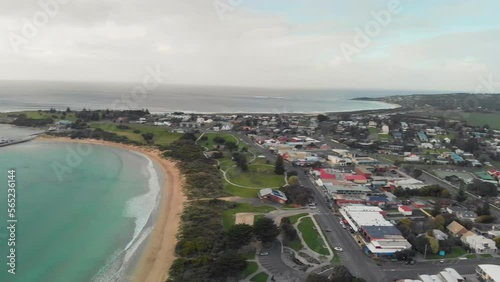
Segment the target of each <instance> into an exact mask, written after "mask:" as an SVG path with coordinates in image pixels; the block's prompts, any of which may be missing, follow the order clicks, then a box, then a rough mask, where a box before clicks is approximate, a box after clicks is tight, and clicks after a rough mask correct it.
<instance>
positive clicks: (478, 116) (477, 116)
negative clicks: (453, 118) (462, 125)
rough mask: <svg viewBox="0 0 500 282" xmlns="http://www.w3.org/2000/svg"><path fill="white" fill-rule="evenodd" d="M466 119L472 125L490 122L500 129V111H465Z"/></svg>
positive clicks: (493, 126) (489, 123)
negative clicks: (488, 112) (489, 112)
mask: <svg viewBox="0 0 500 282" xmlns="http://www.w3.org/2000/svg"><path fill="white" fill-rule="evenodd" d="M463 116H464V118H465V121H466V122H467V123H468V124H470V125H479V126H483V125H485V124H488V125H489V126H490V127H491V128H494V129H500V114H499V113H491V114H487V113H463Z"/></svg>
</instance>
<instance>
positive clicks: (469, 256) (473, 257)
mask: <svg viewBox="0 0 500 282" xmlns="http://www.w3.org/2000/svg"><path fill="white" fill-rule="evenodd" d="M465 257H466V258H468V259H475V258H476V254H470V255H465Z"/></svg>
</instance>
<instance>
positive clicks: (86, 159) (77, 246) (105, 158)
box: [0, 142, 159, 282]
mask: <svg viewBox="0 0 500 282" xmlns="http://www.w3.org/2000/svg"><path fill="white" fill-rule="evenodd" d="M71 152H76V154H79V157H75V155H72V154H73V153H71ZM11 168H15V169H16V174H17V175H16V181H17V191H16V193H17V195H16V204H17V206H16V213H17V216H16V217H17V220H18V221H17V223H16V248H17V249H16V260H17V261H16V274H15V275H12V274H9V273H8V272H7V269H8V267H7V264H6V263H7V258H6V256H7V255H8V254H7V250H8V249H7V248H8V247H7V241H6V239H7V238H5V236H6V235H8V234H7V233H8V232H6V226H7V222H6V219H7V218H6V216H7V195H6V194H7V188H6V186H7V185H6V184H7V170H8V169H11ZM157 179H158V178H157V176H156V170H155V169H154V166H153V164H152V163H151V161H150V160H149V159H146V158H145V157H144V156H142V155H139V154H135V153H132V152H128V151H125V150H120V149H115V148H111V147H105V146H98V145H81V144H80V145H78V144H75V143H47V142H30V143H26V144H21V145H15V146H9V147H5V148H0V187H1V190H0V226H1V227H2V228H1V229H0V241H1V242H0V281H13V282H17V281H21V282H25V281H26V282H31V281H38V282H45V281H46V282H58V281H61V282H73V281H74V282H79V281H126V280H128V279H127V278H126V277H125V276H124V275H125V273H124V272H125V268H126V267H125V266H126V265H123V264H122V262H123V260H125V261H128V260H129V259H130V257H131V252H132V251H133V250H135V249H137V245H138V244H140V242H139V240H144V239H146V236H147V234H148V232H150V230H151V227H150V226H147V224H146V223H147V222H148V218H149V216H150V215H151V213H152V212H153V213H154V206H155V203H157V201H158V197H157V196H158V193H159V184H158V180H157ZM141 231H142V233H141ZM2 235H3V236H2ZM133 238H134V239H135V241H134V242H135V243H136V244H132V243H133V242H132V239H133ZM127 250H128V251H127ZM98 272H99V274H97V273H98Z"/></svg>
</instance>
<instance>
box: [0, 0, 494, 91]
mask: <svg viewBox="0 0 500 282" xmlns="http://www.w3.org/2000/svg"><path fill="white" fill-rule="evenodd" d="M499 10H500V2H499V1H495V0H484V1H481V2H478V1H464V0H441V1H430V0H427V1H426V0H422V1H417V0H384V1H382V0H365V1H361V0H349V1H345V0H329V1H327V0H188V1H186V0H174V1H173V0H16V1H2V3H1V4H0V34H1V35H2V36H1V37H0V66H1V67H0V80H49V81H50V80H53V81H123V82H135V81H141V80H142V79H143V78H144V76H145V74H146V73H147V69H148V68H149V69H151V68H155V69H161V71H162V72H163V73H167V74H168V76H166V79H165V80H164V83H172V84H194V85H219V86H223V85H228V86H258V87H292V88H298V87H301V88H302V87H305V88H356V89H412V90H439V91H464V92H473V91H476V90H477V89H478V88H480V84H481V81H484V80H485V79H483V78H489V80H493V81H500V55H499V53H498V50H500V21H499V20H498V18H497V16H498V15H497V14H498V11H499ZM486 80H488V79H486ZM490 88H491V87H490ZM498 88H499V89H500V85H498ZM490 90H491V89H490ZM497 92H500V90H498V91H497Z"/></svg>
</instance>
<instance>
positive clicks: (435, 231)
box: [432, 229, 448, 241]
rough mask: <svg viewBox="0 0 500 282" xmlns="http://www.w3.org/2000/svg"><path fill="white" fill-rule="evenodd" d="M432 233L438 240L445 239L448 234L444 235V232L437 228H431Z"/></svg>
mask: <svg viewBox="0 0 500 282" xmlns="http://www.w3.org/2000/svg"><path fill="white" fill-rule="evenodd" d="M432 235H433V236H434V238H436V239H437V240H438V241H443V240H446V239H448V235H446V233H444V232H443V231H441V230H439V229H433V230H432Z"/></svg>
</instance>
